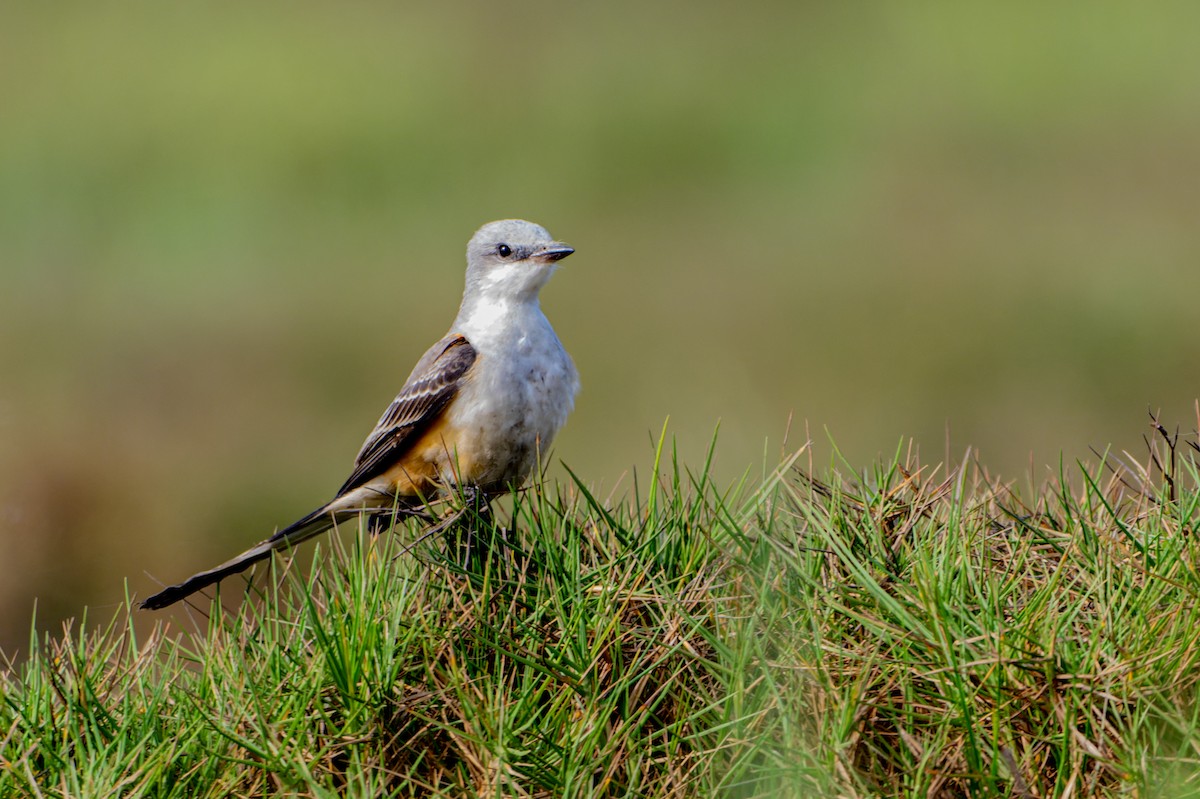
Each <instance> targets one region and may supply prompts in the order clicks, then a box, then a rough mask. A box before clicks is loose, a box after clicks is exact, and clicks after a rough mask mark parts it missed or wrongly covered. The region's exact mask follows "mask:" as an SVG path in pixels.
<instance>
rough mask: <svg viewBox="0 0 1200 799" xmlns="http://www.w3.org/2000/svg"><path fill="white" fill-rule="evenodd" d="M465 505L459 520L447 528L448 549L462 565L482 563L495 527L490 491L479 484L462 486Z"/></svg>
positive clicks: (461, 491) (456, 561)
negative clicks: (489, 534) (489, 537)
mask: <svg viewBox="0 0 1200 799" xmlns="http://www.w3.org/2000/svg"><path fill="white" fill-rule="evenodd" d="M458 490H459V496H460V497H461V498H462V509H461V510H460V511H459V512H458V514H459V518H458V519H457V520H456V521H457V522H458V523H456V524H452V525H448V526H447V527H446V529H445V531H444V533H445V536H446V545H447V548H448V551H449V552H451V553H453V559H454V561H455V563H457V564H458V565H459V566H461V567H462V568H464V569H465V568H467V567H468V566H470V565H471V564H472V563H479V562H480V559H481V557H482V555H483V554H484V553H485V551H486V550H487V549H488V546H487V540H488V539H487V536H488V531H489V530H490V529H491V528H492V526H493V524H494V522H493V516H492V502H491V498H490V497H489V496H488V494H487V492H486V491H484V490H483V489H481V488H479V487H478V486H476V485H471V484H469V483H468V484H466V485H462V486H459V489H458Z"/></svg>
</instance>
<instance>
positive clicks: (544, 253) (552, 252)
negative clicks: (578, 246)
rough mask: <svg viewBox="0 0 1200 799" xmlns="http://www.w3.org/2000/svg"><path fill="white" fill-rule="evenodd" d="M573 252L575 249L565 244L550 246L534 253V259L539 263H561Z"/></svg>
mask: <svg viewBox="0 0 1200 799" xmlns="http://www.w3.org/2000/svg"><path fill="white" fill-rule="evenodd" d="M573 252H575V248H574V247H568V246H567V245H565V244H548V245H547V246H545V247H543V248H541V249H540V250H537V251H536V252H534V254H533V257H534V258H537V259H538V260H539V261H561V260H562V259H563V258H566V257H567V256H568V255H570V254H571V253H573Z"/></svg>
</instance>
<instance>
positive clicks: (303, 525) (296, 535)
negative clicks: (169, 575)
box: [141, 503, 336, 610]
mask: <svg viewBox="0 0 1200 799" xmlns="http://www.w3.org/2000/svg"><path fill="white" fill-rule="evenodd" d="M331 504H332V503H331ZM335 516H336V512H335V511H332V510H331V509H330V507H329V505H325V506H323V507H320V508H317V509H316V510H315V511H313V512H312V513H310V514H308V515H307V516H305V517H304V518H303V519H300V520H299V521H296V522H294V523H292V524H289V525H288V526H287V527H285V528H283V529H282V530H280V531H279V532H277V533H276V534H275V535H273V536H271V537H270V538H268V539H267V540H266V541H263V542H261V543H259V544H256V545H255V546H253V547H251V548H250V549H247V550H246V551H245V552H243V553H242V554H240V555H238V556H237V557H236V558H233V559H232V560H227V561H225V562H224V563H222V564H221V565H220V566H217V567H215V568H212V569H209V570H208V571H203V572H200V573H199V574H193V575H192V576H191V577H189V578H187V579H186V580H184V581H183V582H182V583H180V584H179V585H172V586H168V587H167V588H164V589H163V590H161V591H159V592H158V593H157V594H155V595H154V596H152V597H150V598H149V599H147V600H146V601H145V602H143V603H142V604H141V607H142V609H143V610H159V609H161V608H165V607H166V606H167V605H173V604H175V603H176V602H178V601H179V600H181V599H183V598H184V597H187V596H191V595H192V594H194V593H196V592H197V591H199V590H200V589H202V588H208V587H209V586H210V585H212V584H213V583H216V582H220V581H221V580H224V579H225V578H226V577H228V576H229V575H231V574H237V573H238V572H241V571H245V570H246V569H248V568H250V566H251V565H253V564H255V563H258V562H259V561H260V560H264V559H265V558H269V557H270V556H271V553H272V552H274V551H276V550H278V549H288V548H291V547H294V546H296V545H297V544H299V543H300V542H301V541H307V540H308V539H310V538H312V537H313V536H314V535H318V534H320V533H323V532H325V531H326V530H328V529H329V528H331V527H333V525H334V522H335Z"/></svg>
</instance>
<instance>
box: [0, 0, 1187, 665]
mask: <svg viewBox="0 0 1200 799" xmlns="http://www.w3.org/2000/svg"><path fill="white" fill-rule="evenodd" d="M1198 29H1200V5H1196V4H1194V3H1185V2H1174V3H1164V4H1156V5H1155V6H1153V8H1152V9H1151V7H1146V6H1141V5H1138V4H1134V3H1111V2H1103V1H1101V2H1089V3H1063V4H1044V3H1035V2H1017V3H1004V4H976V3H949V2H931V1H927V0H914V1H913V2H907V3H793V2H782V1H781V2H765V3H751V4H736V5H735V4H727V3H717V2H689V3H683V2H675V3H660V4H650V3H632V2H625V1H624V0H622V1H619V2H613V3H603V4H599V3H594V4H584V3H550V2H545V3H528V2H522V3H517V4H475V3H462V2H449V3H442V4H437V5H433V4H429V5H422V6H415V5H414V4H382V3H351V4H319V3H314V2H292V3H256V4H243V3H233V2H214V3H205V4H165V3H151V2H130V3H123V4H120V5H119V6H111V5H100V4H91V3H82V2H65V3H32V2H18V3H15V4H14V3H8V4H5V6H4V8H3V9H2V10H0V547H2V548H0V553H2V554H0V563H2V564H3V577H2V578H0V647H3V648H4V649H6V650H7V651H10V652H11V651H13V650H14V649H18V648H19V649H22V650H23V649H24V648H25V647H24V643H23V642H24V641H26V640H27V635H28V629H29V618H30V613H31V610H32V608H33V606H34V602H35V600H36V602H37V604H38V608H39V610H38V613H39V623H40V625H41V626H42V627H43V628H46V629H55V628H57V626H58V622H59V620H61V619H62V618H64V617H66V616H70V615H76V614H78V613H80V611H81V609H82V607H83V606H84V605H85V604H86V605H89V606H91V607H92V608H93V609H95V610H93V611H92V614H93V617H94V618H95V617H99V618H106V617H108V616H109V615H110V613H111V609H112V608H114V607H115V606H116V605H117V603H118V602H119V600H120V599H121V597H122V595H123V591H124V588H123V582H124V580H125V579H126V578H128V580H129V585H130V588H131V590H133V591H135V592H136V593H137V594H138V595H140V596H146V595H147V594H148V593H150V592H151V591H152V590H153V589H154V588H155V587H156V585H157V584H158V583H157V582H155V580H154V579H152V578H151V577H150V576H149V575H153V577H154V578H157V580H159V581H164V582H174V581H176V580H178V579H180V578H182V577H184V576H186V575H187V574H189V573H191V572H192V571H195V570H196V569H197V568H200V567H207V566H210V565H212V563H215V562H216V561H218V560H220V559H224V558H225V557H227V556H229V555H232V554H233V553H234V552H236V551H240V549H242V548H243V547H244V546H245V545H248V544H249V543H252V542H254V541H257V540H258V539H260V538H262V537H263V536H265V535H266V534H268V533H270V532H271V531H272V530H273V529H274V528H275V527H276V526H277V525H281V524H284V523H287V522H289V521H291V520H292V519H293V518H295V517H297V516H299V515H300V514H302V513H304V512H306V511H308V510H310V509H311V508H312V507H313V506H315V505H317V504H319V502H321V501H323V500H324V499H326V498H327V497H328V496H329V495H330V493H331V492H332V491H333V490H334V489H335V488H336V487H337V486H338V485H339V484H340V483H341V481H342V479H343V478H344V476H345V474H346V471H347V469H348V467H349V464H350V462H351V460H352V458H353V456H354V454H355V452H356V451H357V448H358V446H359V444H360V443H361V441H362V438H363V437H364V436H365V434H366V433H367V432H368V430H369V428H370V427H371V426H372V424H373V422H374V420H375V419H376V418H377V416H378V414H379V413H380V411H381V410H382V409H383V407H384V406H385V405H386V403H387V402H388V401H389V400H390V398H391V397H392V395H393V393H394V392H395V391H396V390H397V389H398V388H399V386H400V384H401V381H402V380H403V378H404V376H405V375H406V374H407V372H408V370H409V368H410V367H411V365H412V363H413V362H414V361H415V359H416V358H417V357H418V356H419V354H420V353H421V352H422V351H423V350H424V348H425V347H426V346H427V345H428V344H429V343H431V342H432V341H433V340H435V339H436V338H437V337H438V336H440V335H441V334H442V333H443V332H444V329H445V326H446V325H447V324H448V323H449V321H450V319H451V318H452V316H453V312H454V310H455V307H456V306H457V302H458V299H459V294H460V292H461V279H462V268H463V250H464V247H465V244H466V240H467V238H468V237H469V236H470V234H471V233H472V232H473V231H474V230H475V228H476V227H477V226H479V225H480V224H482V223H483V222H486V221H488V220H489V219H494V218H499V217H509V216H520V217H526V218H529V219H533V220H534V221H537V222H540V223H542V224H544V225H546V226H547V227H548V228H549V229H550V230H551V232H552V233H553V234H554V235H556V236H558V237H559V238H562V239H563V240H565V241H568V242H570V243H571V244H573V245H574V246H575V247H576V248H577V249H578V253H577V254H576V255H575V256H574V257H572V258H571V259H570V260H569V261H567V262H565V263H564V268H563V270H562V271H561V272H560V274H559V276H558V277H557V278H556V279H555V281H554V282H553V283H552V284H551V285H550V287H549V288H548V289H547V290H546V292H545V293H544V294H543V304H544V306H545V308H546V310H547V312H548V315H549V316H550V317H551V319H552V321H553V322H554V324H555V325H556V327H557V329H558V331H559V334H560V336H561V338H562V339H563V341H564V342H565V343H566V345H567V347H568V348H569V349H570V350H571V352H572V353H573V354H574V356H575V359H576V362H577V363H578V366H579V369H580V371H581V372H582V375H583V380H584V391H583V393H582V395H581V396H580V398H579V402H578V405H577V408H576V412H575V414H574V416H573V417H572V419H571V421H570V423H569V424H568V426H567V428H566V430H565V431H564V433H563V434H562V435H561V436H560V438H559V440H558V442H557V446H556V456H557V457H558V458H561V459H562V460H564V461H565V462H567V463H568V464H570V465H571V466H572V468H573V469H574V470H575V471H576V472H577V473H578V474H580V475H581V477H582V478H583V479H585V480H587V481H589V482H590V483H591V484H592V485H593V486H595V487H596V489H597V490H599V491H600V492H601V494H602V495H605V494H607V492H609V491H611V490H613V489H614V487H615V488H616V490H617V491H618V493H620V492H621V491H622V490H623V489H624V487H627V486H628V485H629V479H630V478H629V470H630V469H631V467H634V466H637V467H638V468H639V469H640V470H641V471H643V472H644V471H645V470H646V469H647V468H648V464H649V462H650V458H651V454H652V451H651V449H650V445H649V441H650V439H651V437H652V436H653V435H656V434H657V431H658V430H659V429H660V427H661V426H662V424H663V422H664V420H665V419H666V418H667V417H668V416H670V419H671V422H670V430H671V432H672V433H673V434H674V435H675V436H676V437H677V439H678V442H679V448H680V452H681V453H682V455H683V457H684V459H685V460H687V461H690V462H692V463H696V464H699V462H700V458H701V456H702V454H703V452H704V450H705V448H706V446H707V443H708V440H709V438H710V436H711V433H712V430H713V429H714V427H715V426H716V425H717V423H718V421H720V424H721V435H720V446H719V448H718V472H719V474H720V475H722V478H723V479H731V478H733V477H734V476H736V475H738V474H740V473H741V472H742V471H743V470H744V469H746V468H747V467H752V468H754V469H759V468H761V467H762V465H763V460H764V453H766V455H765V457H766V459H767V460H768V461H770V460H773V459H774V458H775V457H776V455H777V453H778V452H779V451H780V447H781V446H782V445H783V442H782V439H783V436H784V432H785V430H786V428H787V425H788V419H789V417H793V423H792V429H791V435H790V440H789V443H788V445H789V446H796V445H799V444H800V443H802V442H803V440H804V439H805V436H806V432H805V428H806V425H807V427H808V431H809V433H808V434H811V436H812V437H813V439H814V440H815V441H816V443H817V448H816V451H817V453H818V456H817V457H818V462H821V460H822V459H824V460H825V462H828V458H829V452H830V447H829V444H828V439H827V435H828V436H832V438H833V439H834V440H835V441H836V442H837V443H838V445H839V447H840V449H841V450H842V451H843V453H844V454H845V456H846V457H847V458H848V459H849V461H850V462H851V463H852V464H855V465H860V466H866V465H867V464H868V463H869V462H870V461H872V460H873V459H874V458H876V457H877V456H878V454H879V453H881V452H885V453H886V452H890V451H891V450H893V449H894V448H895V446H896V445H897V442H898V441H899V440H900V438H901V437H902V436H912V437H914V438H915V439H916V441H917V443H918V444H919V446H920V447H921V448H922V451H923V457H924V459H925V460H927V461H939V460H942V459H943V458H944V457H946V453H947V452H949V453H950V455H951V457H954V458H959V457H961V456H962V454H963V453H964V452H965V451H966V448H967V447H968V446H971V447H973V448H976V449H977V450H978V452H979V457H980V459H981V460H982V461H983V462H984V463H986V464H987V465H988V466H989V467H990V468H991V469H992V470H993V471H995V472H998V473H1000V474H1002V475H1005V476H1010V477H1013V478H1016V479H1022V480H1023V479H1024V477H1023V475H1025V474H1026V473H1027V472H1028V471H1029V470H1030V468H1032V470H1033V475H1034V478H1035V480H1036V479H1038V478H1040V477H1041V476H1044V475H1045V474H1047V472H1048V471H1050V470H1052V469H1053V468H1054V467H1055V466H1056V465H1057V463H1058V460H1059V457H1060V453H1063V454H1065V457H1067V458H1068V459H1073V458H1076V457H1083V456H1087V455H1088V449H1089V447H1097V448H1101V449H1102V448H1104V447H1106V446H1108V445H1110V444H1111V445H1114V446H1116V447H1118V448H1131V449H1134V450H1136V451H1139V452H1140V451H1141V444H1140V436H1141V435H1142V433H1143V432H1144V430H1145V423H1146V409H1147V407H1148V406H1152V407H1155V408H1161V409H1162V410H1163V414H1164V418H1165V419H1166V420H1168V421H1169V422H1171V423H1175V422H1178V423H1179V424H1181V425H1182V426H1183V428H1184V429H1185V430H1187V429H1189V428H1192V427H1194V426H1195V415H1194V410H1193V403H1194V401H1195V399H1196V397H1197V395H1198V394H1200V391H1198V390H1197V387H1196V381H1195V376H1194V372H1193V369H1194V367H1195V365H1196V363H1197V355H1198V354H1200V352H1198V351H1200V339H1198V337H1197V324H1196V301H1197V290H1198V289H1200V232H1198V230H1197V221H1198V219H1200V197H1198V196H1197V193H1198V186H1200V47H1197V46H1196V44H1195V32H1196V30H1198ZM826 431H828V433H827V432H826ZM552 471H553V473H554V474H556V475H561V474H562V471H561V468H560V467H558V466H555V468H554V469H553V470H552ZM146 615H147V616H149V614H146Z"/></svg>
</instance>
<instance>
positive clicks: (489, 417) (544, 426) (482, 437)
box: [439, 341, 579, 490]
mask: <svg viewBox="0 0 1200 799" xmlns="http://www.w3.org/2000/svg"><path fill="white" fill-rule="evenodd" d="M554 343H555V344H557V341H555V342H554ZM489 360H490V361H491V363H489ZM496 360H497V359H488V358H487V357H486V356H481V357H480V360H479V361H478V362H477V364H476V366H477V367H478V368H476V369H473V370H472V371H473V372H474V373H475V374H473V375H471V379H469V380H468V381H466V383H465V385H463V387H462V389H460V391H459V394H458V397H457V398H456V399H455V401H454V403H453V404H452V406H451V409H450V413H449V414H448V417H449V418H448V419H447V421H448V422H449V425H448V426H449V427H451V428H452V429H454V430H455V432H456V435H455V439H456V441H455V445H456V447H455V449H456V451H455V452H453V453H448V455H449V457H448V458H447V462H446V463H444V464H439V466H440V467H441V468H440V469H439V471H440V472H441V473H442V476H443V480H444V481H445V482H447V483H459V482H469V483H473V484H476V485H478V486H480V487H482V488H485V489H490V490H501V489H505V488H508V487H510V486H514V485H518V484H520V483H522V482H523V481H524V480H525V479H526V478H528V477H529V475H530V474H532V473H533V472H534V471H535V470H536V469H537V467H538V464H539V463H540V462H541V461H542V460H543V459H544V458H545V457H546V454H547V453H548V451H549V449H550V445H551V443H552V442H553V441H554V437H555V435H556V434H557V433H558V431H559V430H560V429H561V428H562V426H563V424H564V423H565V422H566V420H567V415H568V414H569V413H570V412H571V409H572V408H573V407H574V404H575V393H576V391H577V390H578V387H579V377H578V375H577V374H576V372H575V366H574V364H572V363H571V359H570V358H569V357H568V356H567V354H566V352H564V351H563V350H562V348H561V346H558V347H556V348H554V349H550V350H548V351H543V352H541V353H538V354H535V353H529V352H524V353H520V357H514V358H511V359H509V361H510V362H509V363H504V364H503V365H500V364H497V363H496ZM452 461H456V462H452Z"/></svg>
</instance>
